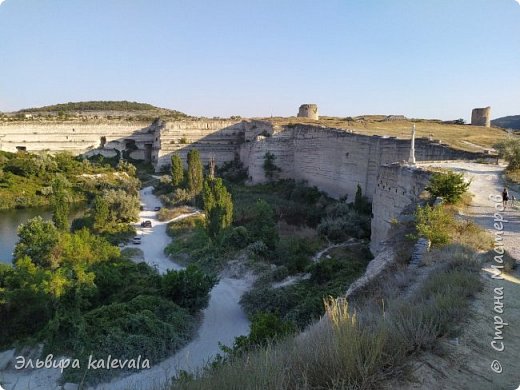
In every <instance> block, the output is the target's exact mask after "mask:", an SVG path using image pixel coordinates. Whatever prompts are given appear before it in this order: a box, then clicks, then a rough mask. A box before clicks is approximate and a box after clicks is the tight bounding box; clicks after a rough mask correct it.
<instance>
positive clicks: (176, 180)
mask: <svg viewBox="0 0 520 390" xmlns="http://www.w3.org/2000/svg"><path fill="white" fill-rule="evenodd" d="M183 180H184V168H183V166H182V160H181V158H180V157H179V155H178V154H177V153H174V154H173V155H172V184H173V187H178V186H180V185H181V183H182V181H183Z"/></svg>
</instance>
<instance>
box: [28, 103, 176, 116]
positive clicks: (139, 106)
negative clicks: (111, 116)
mask: <svg viewBox="0 0 520 390" xmlns="http://www.w3.org/2000/svg"><path fill="white" fill-rule="evenodd" d="M88 111H124V112H133V111H147V112H150V113H151V112H164V113H168V114H175V115H178V116H186V114H184V113H182V112H180V111H175V110H169V109H165V108H159V107H155V106H152V105H151V104H147V103H138V102H129V101H126V100H123V101H89V102H69V103H63V104H54V105H51V106H44V107H35V108H26V109H23V110H20V111H19V112H20V113H32V112H49V113H50V112H63V113H72V112H88Z"/></svg>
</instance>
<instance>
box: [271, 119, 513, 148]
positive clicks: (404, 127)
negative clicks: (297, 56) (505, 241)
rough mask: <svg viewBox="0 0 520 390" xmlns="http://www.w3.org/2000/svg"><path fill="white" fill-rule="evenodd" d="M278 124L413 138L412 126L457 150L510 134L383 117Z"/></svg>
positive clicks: (481, 145)
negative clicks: (300, 124)
mask: <svg viewBox="0 0 520 390" xmlns="http://www.w3.org/2000/svg"><path fill="white" fill-rule="evenodd" d="M272 122H273V123H274V124H275V125H289V124H299V123H302V124H309V125H310V124H313V125H321V126H326V127H334V128H338V129H350V130H354V132H355V133H357V134H363V135H381V136H384V135H386V136H390V137H397V138H405V139H408V138H410V134H411V128H412V126H413V124H415V126H416V134H417V137H423V138H429V137H430V136H431V137H432V138H433V139H434V140H440V141H442V143H445V144H448V145H450V146H452V147H454V148H455V149H461V150H466V151H470V152H481V151H483V149H492V148H493V145H495V144H496V143H497V142H499V141H501V140H504V139H506V138H507V132H506V131H505V130H503V129H499V128H490V127H481V126H470V125H454V124H446V123H442V122H441V121H436V120H414V121H411V120H397V121H385V120H384V116H381V115H366V116H363V117H355V118H336V117H321V118H320V119H319V120H318V121H315V120H311V119H305V118H295V117H291V118H273V119H272Z"/></svg>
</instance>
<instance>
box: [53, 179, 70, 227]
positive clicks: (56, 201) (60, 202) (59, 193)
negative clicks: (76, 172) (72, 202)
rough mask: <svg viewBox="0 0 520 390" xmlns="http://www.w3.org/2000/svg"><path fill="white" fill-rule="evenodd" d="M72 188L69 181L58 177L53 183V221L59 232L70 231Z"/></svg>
mask: <svg viewBox="0 0 520 390" xmlns="http://www.w3.org/2000/svg"><path fill="white" fill-rule="evenodd" d="M69 186H70V184H69V182H68V181H67V179H66V178H65V177H64V176H62V175H57V176H56V177H55V178H54V180H53V181H52V184H51V187H52V201H51V204H52V211H53V212H52V221H53V222H54V226H56V228H57V229H58V230H61V231H65V230H68V229H69V199H68V190H67V188H68V187H69Z"/></svg>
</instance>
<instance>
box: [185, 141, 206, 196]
mask: <svg viewBox="0 0 520 390" xmlns="http://www.w3.org/2000/svg"><path fill="white" fill-rule="evenodd" d="M203 180H204V174H203V167H202V161H201V160H200V153H199V151H198V150H197V149H191V150H190V151H189V152H188V189H189V190H190V192H191V193H192V194H193V195H198V194H200V192H201V191H202V187H203V184H204V183H203Z"/></svg>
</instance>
